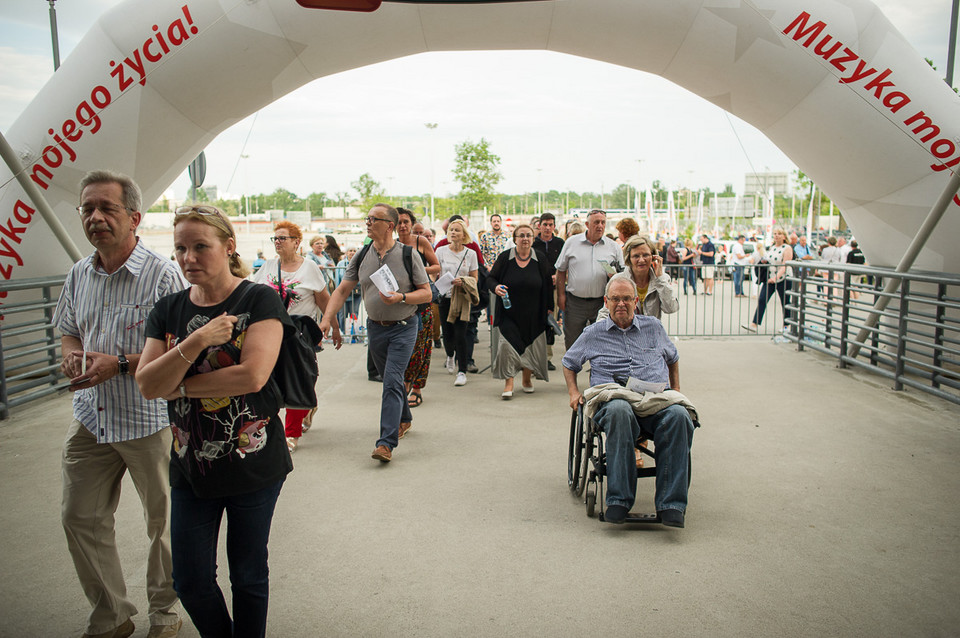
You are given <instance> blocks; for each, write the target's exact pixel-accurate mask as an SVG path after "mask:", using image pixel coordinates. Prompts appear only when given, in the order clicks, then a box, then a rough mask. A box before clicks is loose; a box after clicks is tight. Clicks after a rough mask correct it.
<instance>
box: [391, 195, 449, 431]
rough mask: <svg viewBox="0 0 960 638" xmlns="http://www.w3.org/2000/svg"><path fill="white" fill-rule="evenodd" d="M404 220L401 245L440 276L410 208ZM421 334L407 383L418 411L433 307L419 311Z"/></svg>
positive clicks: (430, 352) (402, 210)
mask: <svg viewBox="0 0 960 638" xmlns="http://www.w3.org/2000/svg"><path fill="white" fill-rule="evenodd" d="M397 214H398V215H399V217H400V221H399V222H398V223H397V238H398V239H399V240H400V243H401V244H404V245H407V246H410V247H411V248H413V250H414V251H416V253H417V254H418V255H419V256H420V259H421V260H422V261H423V267H424V269H425V270H426V271H427V275H430V276H436V275H438V274H440V262H439V261H438V260H437V255H436V253H434V252H433V246H431V245H430V242H429V241H428V240H427V238H426V237H421V236H420V235H414V234H413V232H412V231H413V225H414V224H416V223H417V218H416V217H414V215H413V213H412V212H411V211H409V210H407V209H406V208H398V209H397ZM419 313H420V332H418V333H417V342H416V344H414V346H413V355H412V356H411V357H410V364H409V365H408V366H407V371H406V373H405V374H404V377H403V381H404V383H405V384H406V386H407V394H408V395H409V396H408V397H407V403H408V404H409V405H410V407H411V408H415V407H417V406H418V405H420V404H421V403H423V392H422V391H423V388H424V387H425V386H426V385H427V375H428V374H430V357H431V356H432V355H433V322H434V321H436V318H435V317H434V316H433V304H424V306H423V307H422V308H421V309H420V310H419ZM408 429H410V424H409V423H401V424H400V436H401V437H403V435H404V433H406V431H407V430H408Z"/></svg>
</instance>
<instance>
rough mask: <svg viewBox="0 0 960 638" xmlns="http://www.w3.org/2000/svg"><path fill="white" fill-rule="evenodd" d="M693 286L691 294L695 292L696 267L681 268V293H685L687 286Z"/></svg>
mask: <svg viewBox="0 0 960 638" xmlns="http://www.w3.org/2000/svg"><path fill="white" fill-rule="evenodd" d="M688 285H689V286H692V287H693V294H697V267H696V266H687V267H686V268H684V269H683V294H687V286H688Z"/></svg>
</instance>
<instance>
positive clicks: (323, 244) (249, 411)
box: [54, 171, 862, 638]
mask: <svg viewBox="0 0 960 638" xmlns="http://www.w3.org/2000/svg"><path fill="white" fill-rule="evenodd" d="M80 193H81V195H80V205H79V206H78V209H77V210H78V212H79V213H80V218H81V222H82V226H83V230H84V232H85V234H86V236H87V239H88V240H89V241H90V243H91V244H92V246H93V247H94V252H93V254H92V255H91V256H89V257H88V258H86V259H84V260H82V261H80V262H78V263H77V264H76V265H75V266H74V267H73V268H72V269H71V271H70V273H69V274H68V275H67V277H66V281H65V284H64V287H63V292H62V295H61V297H60V299H59V302H58V305H57V309H56V312H55V316H54V323H55V325H56V326H57V327H58V329H59V330H60V332H61V335H62V337H61V340H62V344H61V345H62V355H63V359H62V363H61V370H62V372H63V373H64V375H65V376H66V377H67V378H68V379H69V383H70V389H71V390H72V391H73V392H74V404H73V407H74V420H73V422H72V424H71V425H70V427H69V430H68V435H67V439H66V442H65V444H64V451H63V507H62V522H63V527H64V531H65V533H66V537H67V545H68V548H69V551H70V554H71V556H72V558H73V560H74V564H75V567H76V572H77V576H78V578H79V580H80V582H81V585H82V587H83V591H84V593H85V594H86V596H87V598H88V600H89V602H90V606H91V611H90V614H89V617H88V620H87V625H86V628H85V633H84V636H93V637H96V636H107V637H112V638H125V637H127V636H129V635H131V634H132V633H133V631H134V625H133V621H132V617H133V616H135V615H136V613H137V610H136V607H135V606H134V605H133V603H131V602H130V601H129V599H128V597H127V593H126V587H125V584H124V577H123V569H122V567H121V565H120V558H119V554H118V552H117V549H116V545H115V542H114V530H113V522H112V521H113V511H114V510H115V509H116V507H117V503H118V499H119V490H120V478H121V477H122V476H123V474H124V473H127V472H129V474H130V476H131V478H132V479H133V482H134V484H135V486H136V488H137V491H138V494H139V496H140V499H141V501H142V505H143V509H144V518H145V520H146V523H147V531H148V537H149V542H150V551H149V560H148V565H147V570H146V578H147V587H146V591H147V596H148V603H149V612H148V617H149V620H150V624H151V627H150V630H149V633H148V634H147V635H148V636H149V637H150V638H173V637H175V636H177V635H178V633H179V630H180V627H181V626H182V621H181V619H180V617H179V613H178V612H177V609H176V604H177V600H178V599H179V601H180V603H181V604H182V607H183V609H184V610H185V611H186V612H187V614H188V615H189V616H190V619H191V620H192V622H193V623H194V625H195V626H196V628H197V630H198V631H199V633H200V634H201V635H202V636H217V637H219V636H264V635H265V633H266V619H267V606H268V598H269V578H268V572H269V570H268V564H267V543H268V539H269V533H270V527H271V524H272V520H273V515H274V510H275V507H276V503H277V501H278V499H279V496H280V492H281V489H282V487H283V483H284V480H285V477H286V476H287V474H288V473H289V472H291V471H292V470H293V463H292V456H291V455H292V454H293V453H294V452H295V451H296V450H297V449H298V447H299V444H300V440H301V437H302V436H303V433H304V432H306V431H307V430H308V429H309V428H310V426H311V424H312V421H313V420H314V419H316V416H315V413H316V410H317V407H314V408H313V409H312V410H311V409H293V408H286V409H285V408H284V407H283V405H284V403H283V398H284V397H283V388H281V387H279V386H278V384H277V383H276V381H274V380H273V377H272V375H271V372H272V371H273V369H274V366H275V365H276V364H277V362H278V360H280V359H281V358H282V357H283V356H284V354H283V352H284V348H285V347H286V343H287V341H286V340H287V339H289V338H291V335H292V333H293V332H294V325H295V323H296V322H295V321H294V319H301V318H304V317H306V318H308V319H310V320H311V321H313V322H316V323H317V326H316V327H317V329H318V333H317V334H318V336H317V340H318V343H316V347H317V348H321V347H322V339H321V337H320V336H319V335H321V334H322V335H323V338H325V339H328V340H329V342H330V343H332V345H333V346H334V347H335V348H338V349H339V348H340V347H341V345H342V343H343V339H344V335H343V334H342V333H341V329H342V327H343V325H344V323H343V322H344V318H345V313H350V314H355V312H356V308H357V306H358V304H362V306H363V308H364V309H365V314H366V325H365V331H366V335H367V341H368V346H367V353H368V359H369V364H368V366H369V368H368V370H369V376H370V378H371V379H374V380H377V381H379V382H380V383H381V384H382V385H381V387H380V420H379V429H378V432H377V438H376V441H375V443H374V448H373V451H372V453H371V455H370V456H371V458H373V459H375V460H376V461H378V462H380V463H384V464H385V463H389V462H391V461H392V460H393V458H394V452H395V450H396V448H397V446H398V444H399V440H400V439H401V438H403V437H404V435H405V434H406V433H407V432H408V431H409V430H410V429H411V428H412V427H413V411H414V409H415V408H417V407H418V406H420V405H421V404H423V402H424V400H425V398H424V389H425V388H426V386H427V381H428V377H429V374H430V363H431V359H432V356H433V349H434V348H435V347H442V348H443V350H444V357H445V361H444V368H445V370H446V372H447V373H449V374H450V375H451V376H453V379H454V380H453V384H452V385H453V386H454V387H462V386H464V385H466V384H467V379H468V378H467V375H468V374H471V373H474V374H475V373H478V372H479V370H478V367H477V365H476V363H475V361H474V356H473V355H474V345H475V344H476V343H477V331H478V324H479V321H481V320H482V318H483V317H484V314H486V318H485V319H486V321H488V322H489V323H490V325H491V330H492V334H493V335H494V343H493V346H494V347H493V348H492V353H493V355H492V360H491V372H492V375H493V377H494V378H496V379H499V380H502V381H503V389H502V391H501V393H500V398H501V400H504V401H506V400H510V399H512V398H513V397H514V391H515V390H516V387H515V381H516V378H517V377H518V376H519V377H520V390H521V391H522V393H525V394H531V393H533V392H534V391H535V386H534V379H536V380H540V381H548V380H549V373H550V372H551V371H554V370H556V369H557V367H556V365H555V364H554V362H553V355H554V346H556V345H557V344H556V339H557V338H558V337H560V336H562V337H563V341H564V354H563V355H562V361H561V364H562V368H563V377H564V382H565V384H566V387H567V390H568V394H569V399H570V406H571V407H572V408H574V409H576V408H577V406H578V405H586V406H589V408H590V409H591V411H592V413H593V414H594V418H595V420H596V422H597V423H598V424H599V425H600V427H602V428H603V430H604V431H605V433H606V436H607V454H608V471H609V475H608V476H609V489H608V491H607V495H606V502H605V503H606V508H607V514H606V520H608V521H610V522H612V523H622V522H624V521H625V520H626V519H627V514H628V512H629V510H630V508H631V507H632V506H633V504H634V500H635V494H636V489H635V481H636V470H635V468H636V467H639V466H640V461H639V455H638V454H637V446H638V445H644V444H645V439H646V438H648V437H649V438H652V439H653V443H654V445H655V446H656V447H657V449H658V451H659V453H660V455H661V458H663V459H664V462H662V463H660V464H658V465H660V466H661V467H662V468H663V469H662V470H658V472H657V487H656V498H655V502H656V507H657V511H658V517H659V519H658V520H661V521H662V522H663V523H664V524H665V525H670V526H674V527H683V526H684V520H685V511H686V504H687V488H688V485H689V458H690V448H691V445H692V437H693V432H694V428H695V426H696V412H695V409H693V407H692V405H690V404H689V402H688V401H687V400H686V398H685V397H683V395H680V394H679V392H678V391H679V387H680V376H679V353H678V351H677V348H676V346H675V345H674V344H673V342H672V341H671V339H670V338H669V337H668V336H667V333H666V331H665V329H664V327H663V324H662V323H661V321H660V320H661V318H662V316H663V315H665V314H670V313H675V312H677V311H678V310H679V302H678V299H677V292H678V290H679V288H678V286H675V285H674V283H673V278H674V277H682V278H683V281H684V290H685V292H686V289H687V286H688V285H690V286H692V288H693V291H694V292H695V291H696V287H697V282H698V279H699V278H701V277H702V281H703V286H704V290H703V294H705V295H710V294H712V293H713V291H714V280H715V278H716V274H715V267H716V264H718V263H721V260H723V259H727V258H729V259H730V260H731V262H730V263H732V264H733V265H734V266H735V267H736V268H738V269H739V268H743V269H746V268H747V267H748V266H749V265H754V266H757V267H759V266H761V265H762V266H763V267H764V268H765V269H766V270H765V272H764V274H763V275H761V276H760V280H761V282H763V288H762V290H761V293H760V300H761V301H760V305H758V307H757V311H756V313H755V314H754V317H753V322H752V324H751V326H752V329H756V327H757V325H758V324H759V323H760V322H761V321H762V320H763V316H764V309H765V306H766V304H767V302H768V301H769V299H770V298H771V297H773V295H774V294H777V295H778V296H779V297H780V299H781V302H783V298H784V283H783V282H784V278H785V271H786V265H785V262H787V261H790V260H791V259H793V258H797V259H815V258H820V259H822V260H824V261H828V262H831V263H832V262H834V261H843V260H844V259H846V260H847V261H853V262H854V263H858V262H856V261H855V260H856V259H862V252H859V249H858V248H857V246H856V243H855V242H852V244H851V248H850V249H849V250H848V251H847V252H846V254H844V252H843V245H841V244H840V243H839V242H835V241H830V242H829V244H828V247H827V248H825V249H824V250H823V254H822V255H817V256H816V257H814V256H813V254H814V253H813V251H812V250H810V249H808V248H806V242H805V241H801V240H798V241H796V242H793V243H794V244H795V246H796V247H795V248H794V247H792V246H791V245H790V244H791V241H790V239H791V238H789V237H788V235H787V233H786V232H784V231H779V230H778V231H777V232H776V233H775V234H774V244H773V245H772V246H771V247H769V249H766V248H764V247H763V246H762V245H760V244H758V245H757V246H756V247H755V250H753V251H751V253H749V254H748V253H747V252H746V251H745V250H744V244H745V238H744V237H739V238H738V240H737V242H736V243H734V244H733V245H732V247H731V249H730V251H729V253H728V252H726V251H725V250H724V249H723V248H722V247H720V246H719V245H718V244H717V243H715V242H714V241H712V240H711V238H710V237H709V236H707V235H703V236H702V237H700V238H699V241H698V245H694V243H693V241H691V240H686V241H684V242H682V243H681V242H680V241H679V240H676V239H671V240H669V241H665V240H663V239H661V240H657V239H656V238H651V237H648V236H644V235H641V234H640V229H639V225H638V224H637V223H636V222H635V221H634V220H630V219H623V220H620V222H618V223H617V224H616V228H615V230H616V235H614V234H613V233H609V234H608V233H607V216H606V213H605V212H604V211H603V210H592V211H590V212H589V214H588V215H586V217H585V218H584V219H583V220H582V221H581V220H570V221H569V222H567V223H566V224H565V225H564V231H563V233H562V234H563V236H562V237H561V236H560V234H558V233H557V230H558V229H557V219H556V217H555V216H554V215H552V214H550V213H544V214H543V215H541V216H539V217H537V218H535V219H534V220H533V221H532V222H531V223H521V224H517V225H516V226H515V227H513V228H512V229H507V228H505V227H504V223H503V219H502V218H501V217H500V216H499V215H493V216H492V217H491V218H490V219H489V222H490V224H489V225H490V229H489V230H486V231H484V232H481V233H479V234H475V233H474V232H473V231H472V230H471V229H470V227H469V223H468V221H467V220H466V219H464V218H463V217H460V216H458V215H455V216H452V217H451V218H450V219H448V220H446V221H445V222H444V223H443V225H442V236H440V237H439V241H437V239H438V236H437V235H435V234H434V233H433V231H432V230H431V229H430V228H427V227H425V226H424V225H423V223H422V222H420V221H418V220H417V218H416V216H415V214H414V213H413V212H412V211H410V210H407V209H404V208H395V207H393V206H391V205H389V204H385V203H378V204H376V205H374V206H373V207H372V208H371V209H370V211H369V213H368V214H367V217H366V219H365V226H366V230H367V241H366V243H365V244H364V245H363V246H362V247H360V248H350V249H348V250H347V251H346V252H343V251H342V250H341V248H340V246H339V245H338V243H337V241H336V239H335V238H334V237H332V236H330V235H326V236H322V235H317V236H313V237H310V238H309V240H308V241H307V242H306V243H305V242H304V235H303V230H302V229H301V228H300V227H298V226H297V225H296V224H293V223H291V222H289V221H279V222H277V223H276V224H275V225H274V227H273V236H272V237H271V240H272V242H273V245H274V249H275V252H276V255H275V256H271V257H269V258H266V257H264V256H263V255H262V254H258V256H257V259H256V260H253V265H254V271H253V272H251V271H250V270H249V269H248V268H247V266H246V264H245V262H244V261H243V260H242V259H241V258H240V255H239V254H238V252H237V240H236V235H235V232H234V229H233V226H232V224H231V222H230V220H229V219H228V218H227V216H226V215H224V214H223V212H222V211H220V210H219V209H217V208H216V207H213V206H205V205H186V206H183V207H181V208H178V209H177V210H176V213H175V215H174V218H173V235H174V257H175V261H171V260H168V259H165V258H163V257H162V256H160V255H158V254H156V253H154V252H152V251H150V250H149V249H147V248H146V247H144V245H143V244H142V242H140V240H139V238H138V237H137V227H138V224H139V222H140V219H141V213H140V209H141V206H142V202H141V195H140V191H139V188H138V187H137V185H136V184H135V183H134V182H133V180H131V179H130V178H129V177H127V176H125V175H122V174H119V173H113V172H109V171H95V172H92V173H89V174H88V175H86V176H85V177H84V178H83V181H82V182H81V183H80ZM690 263H696V265H697V267H696V268H692V267H691V268H684V267H683V266H684V264H690ZM859 263H862V261H861V262H859ZM681 271H686V272H694V273H695V276H694V278H692V279H688V276H687V274H686V272H684V273H683V274H681ZM734 285H735V288H736V295H737V296H745V293H744V288H743V286H744V277H743V272H742V271H740V274H739V275H737V270H735V271H734ZM104 300H106V301H104ZM104 304H105V305H106V307H107V311H104ZM588 362H589V364H590V386H591V387H590V388H589V389H588V390H587V391H585V392H583V393H581V392H580V389H579V385H578V376H577V375H578V373H579V372H580V371H581V370H582V369H583V368H584V366H585V364H587V363H588ZM620 377H636V378H639V379H643V380H644V381H646V382H649V383H652V384H659V387H660V390H657V391H655V392H654V391H651V392H653V393H654V394H653V396H659V397H660V398H659V399H658V400H657V401H655V402H653V403H652V404H651V403H650V402H644V401H640V403H642V404H643V405H642V409H641V410H639V411H638V409H637V406H636V405H635V402H636V401H638V399H637V397H636V395H634V394H631V392H633V391H632V390H630V389H629V388H621V387H620V386H622V385H623V383H622V381H621V380H619V379H620ZM446 378H449V377H446ZM611 385H612V386H614V387H613V389H614V390H615V393H614V395H612V396H611V398H609V399H604V400H600V401H598V399H597V398H596V396H597V395H596V393H595V392H593V391H594V390H596V389H597V388H601V387H606V386H611ZM607 389H610V388H607ZM664 390H668V391H672V393H673V394H669V393H668V394H663V395H662V396H660V395H661V393H662V392H663V391H664ZM450 392H454V393H456V392H458V391H457V390H451V391H450ZM641 398H642V397H641ZM281 410H283V411H284V412H283V419H282V420H281V416H280V413H281ZM168 505H169V515H168ZM224 515H225V516H226V525H227V558H228V563H229V568H230V586H231V599H232V608H228V606H227V604H226V602H225V600H226V599H225V597H224V595H223V592H222V591H221V589H220V586H219V584H218V581H217V565H216V563H217V561H216V557H217V543H218V538H219V530H220V525H221V520H222V519H223V518H224Z"/></svg>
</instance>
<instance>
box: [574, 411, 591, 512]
mask: <svg viewBox="0 0 960 638" xmlns="http://www.w3.org/2000/svg"><path fill="white" fill-rule="evenodd" d="M581 412H582V410H581ZM580 425H581V428H580V429H581V431H582V434H581V435H580V455H579V458H578V459H577V462H578V463H579V464H580V471H579V475H580V484H579V485H578V486H577V496H580V495H582V494H583V489H584V487H586V484H587V475H588V473H589V471H590V457H592V456H593V441H594V438H593V437H594V434H593V433H592V432H591V431H590V425H589V424H588V423H587V422H586V420H585V419H583V418H581V419H580Z"/></svg>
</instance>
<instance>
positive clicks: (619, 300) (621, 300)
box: [607, 297, 636, 306]
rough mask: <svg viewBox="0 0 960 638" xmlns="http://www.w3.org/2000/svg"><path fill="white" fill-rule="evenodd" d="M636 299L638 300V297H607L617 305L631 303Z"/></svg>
mask: <svg viewBox="0 0 960 638" xmlns="http://www.w3.org/2000/svg"><path fill="white" fill-rule="evenodd" d="M634 300H636V297H607V301H612V302H613V303H614V305H617V306H618V305H620V304H622V303H625V304H631V303H633V302H634Z"/></svg>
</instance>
